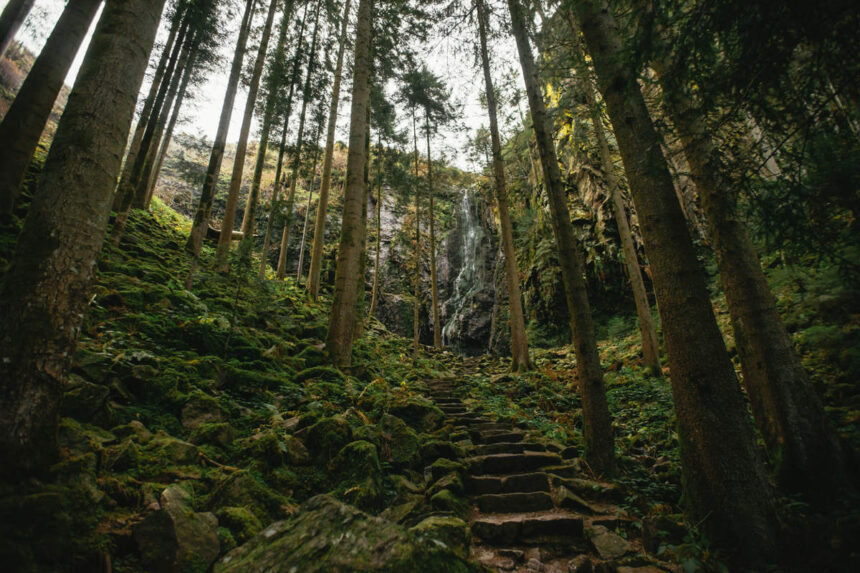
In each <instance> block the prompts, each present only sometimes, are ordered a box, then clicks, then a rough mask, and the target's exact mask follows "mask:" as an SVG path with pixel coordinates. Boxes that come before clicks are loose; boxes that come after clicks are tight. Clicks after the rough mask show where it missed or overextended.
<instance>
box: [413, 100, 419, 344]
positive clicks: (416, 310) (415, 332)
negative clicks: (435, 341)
mask: <svg viewBox="0 0 860 573" xmlns="http://www.w3.org/2000/svg"><path fill="white" fill-rule="evenodd" d="M412 143H413V147H414V148H415V152H414V154H413V160H414V162H415V276H414V278H413V279H412V287H413V293H412V294H413V297H414V300H413V302H412V359H413V360H418V344H419V340H418V334H419V330H420V329H419V319H420V312H419V311H420V309H421V184H420V183H419V182H420V179H419V178H418V131H417V130H416V128H415V108H413V109H412Z"/></svg>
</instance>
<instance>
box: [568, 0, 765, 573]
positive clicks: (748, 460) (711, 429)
mask: <svg viewBox="0 0 860 573" xmlns="http://www.w3.org/2000/svg"><path fill="white" fill-rule="evenodd" d="M574 9H575V13H576V16H577V20H578V22H579V24H580V26H581V29H582V31H583V34H584V36H585V40H586V44H587V46H588V49H589V52H590V54H591V57H592V59H593V61H594V67H595V71H596V72H597V78H598V82H599V87H600V90H601V92H602V93H603V99H604V101H605V102H606V106H607V110H608V112H609V118H610V120H611V122H612V125H613V128H614V130H615V135H616V139H617V141H618V147H619V150H620V151H621V158H622V160H623V161H624V166H625V169H626V171H627V178H628V180H629V182H630V189H631V192H632V195H633V201H634V203H635V205H636V211H637V213H638V215H639V224H640V226H641V229H642V235H643V237H644V239H645V248H646V251H647V255H648V260H649V262H650V264H651V270H652V275H653V281H654V289H655V293H656V295H657V302H658V308H659V310H660V316H661V318H662V325H663V334H664V338H665V341H666V350H667V354H668V358H669V368H670V371H671V382H672V392H673V395H674V400H675V412H676V414H677V416H678V434H679V436H680V443H681V461H682V464H683V470H684V500H685V502H686V504H687V507H688V510H689V512H690V516H691V518H692V520H693V521H694V522H697V523H701V524H702V526H703V527H704V529H705V531H707V532H708V535H709V537H710V539H712V540H713V541H714V542H715V543H717V544H718V545H719V546H720V547H722V548H723V549H724V550H725V551H726V552H727V553H728V554H729V555H730V556H731V557H733V558H735V559H736V560H738V561H739V562H743V563H744V565H745V567H747V568H749V567H753V566H754V565H755V564H757V563H761V562H763V561H765V560H767V559H768V558H769V557H772V556H773V554H774V549H775V543H774V535H775V522H774V505H773V496H772V492H771V490H770V487H769V485H768V483H767V478H766V475H765V471H764V464H763V463H762V461H761V459H760V457H759V455H758V452H757V451H756V446H755V438H754V434H753V428H752V425H751V423H750V420H749V414H748V411H747V409H746V405H745V404H744V399H743V395H742V394H741V390H740V386H739V385H738V383H737V378H736V377H735V373H734V368H733V366H732V363H731V361H730V359H729V356H728V353H727V351H726V347H725V344H724V342H723V339H722V336H721V334H720V330H719V328H718V326H717V322H716V319H715V318H714V311H713V307H712V306H711V301H710V297H709V296H708V290H707V287H706V285H705V278H704V273H703V272H702V269H701V267H700V266H699V262H698V261H697V260H696V254H695V252H694V250H693V244H692V241H691V239H690V235H689V232H688V230H687V224H686V221H685V220H684V215H683V213H682V212H681V207H680V205H679V204H678V200H677V198H676V197H675V191H674V190H673V188H672V178H671V175H670V174H669V169H668V166H667V164H666V160H665V158H664V157H663V155H662V153H661V151H660V137H659V136H658V134H657V132H656V131H655V129H654V126H653V124H652V122H651V118H650V116H649V115H648V109H647V107H646V105H645V100H644V98H643V97H642V92H641V91H640V89H639V85H638V83H637V78H636V75H635V74H634V72H633V70H632V67H631V68H628V67H627V65H626V62H627V59H626V58H625V56H624V54H625V52H624V49H623V47H622V45H621V40H620V37H619V35H618V29H617V25H616V23H615V20H614V18H613V16H612V15H611V13H610V11H609V7H608V5H607V3H606V0H578V1H577V2H576V3H574ZM691 333H696V336H691Z"/></svg>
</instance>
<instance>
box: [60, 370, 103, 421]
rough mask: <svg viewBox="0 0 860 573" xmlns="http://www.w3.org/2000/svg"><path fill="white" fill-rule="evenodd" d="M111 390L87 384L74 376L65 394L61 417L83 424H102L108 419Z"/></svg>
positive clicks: (90, 383)
mask: <svg viewBox="0 0 860 573" xmlns="http://www.w3.org/2000/svg"><path fill="white" fill-rule="evenodd" d="M109 395H110V388H108V387H107V386H102V385H101V384H93V383H92V382H87V381H86V380H84V379H83V378H81V377H80V376H75V375H74V374H72V375H70V376H69V384H68V386H67V388H66V392H65V394H63V401H62V403H61V405H60V415H61V416H68V417H70V418H74V419H76V420H80V421H82V422H101V421H104V420H105V419H106V418H107V401H108V396H109Z"/></svg>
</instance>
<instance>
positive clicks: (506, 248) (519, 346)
mask: <svg viewBox="0 0 860 573" xmlns="http://www.w3.org/2000/svg"><path fill="white" fill-rule="evenodd" d="M476 6H477V10H478V13H477V16H478V37H479V40H480V43H481V67H482V68H483V71H484V88H485V92H486V94H487V113H488V115H489V116H490V144H491V149H492V154H493V159H492V167H493V183H494V189H495V191H496V204H497V206H498V209H499V227H500V229H499V232H500V234H501V236H502V252H503V253H504V256H505V279H506V281H507V287H508V305H509V314H510V325H511V369H512V370H513V371H514V372H517V371H523V370H529V369H530V368H531V361H530V360H529V345H528V339H527V337H526V324H525V317H524V314H523V303H522V298H521V297H520V280H519V279H520V272H519V269H517V252H516V249H515V248H514V235H513V228H512V225H511V216H510V214H509V213H508V197H507V194H508V191H507V182H506V181H505V164H504V161H503V160H502V144H501V139H500V137H499V120H498V116H497V114H498V110H497V108H496V91H495V88H494V87H493V78H492V75H491V74H490V55H489V51H488V50H487V28H488V22H487V11H486V7H485V6H484V0H477V2H476ZM529 158H531V150H529Z"/></svg>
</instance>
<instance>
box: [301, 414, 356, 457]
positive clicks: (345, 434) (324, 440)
mask: <svg viewBox="0 0 860 573" xmlns="http://www.w3.org/2000/svg"><path fill="white" fill-rule="evenodd" d="M351 440H352V430H351V429H350V427H349V424H347V423H346V421H345V420H343V419H341V418H335V417H331V418H322V419H320V421H318V422H317V423H315V424H314V425H313V426H311V427H310V428H308V430H307V434H306V437H305V446H307V448H308V451H309V452H310V453H311V454H312V455H313V456H314V457H316V458H317V459H321V460H323V461H326V462H327V461H329V460H331V459H332V458H333V457H334V456H335V455H337V453H338V452H339V451H340V450H341V448H343V447H344V446H345V445H346V444H348V443H349V442H350V441H351Z"/></svg>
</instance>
